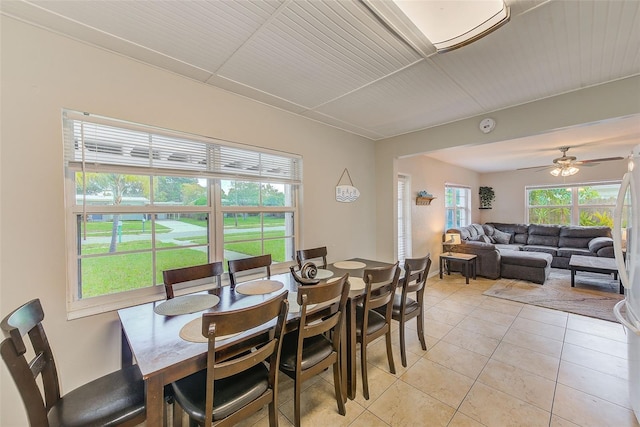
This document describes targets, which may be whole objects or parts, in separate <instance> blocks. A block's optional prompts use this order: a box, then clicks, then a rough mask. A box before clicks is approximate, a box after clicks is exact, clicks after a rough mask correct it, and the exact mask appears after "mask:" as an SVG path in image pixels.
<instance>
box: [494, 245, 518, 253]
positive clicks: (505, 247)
mask: <svg viewBox="0 0 640 427" xmlns="http://www.w3.org/2000/svg"><path fill="white" fill-rule="evenodd" d="M495 246H496V248H498V250H500V252H502V251H521V250H522V245H518V244H516V243H510V244H508V245H502V244H500V243H496V245H495Z"/></svg>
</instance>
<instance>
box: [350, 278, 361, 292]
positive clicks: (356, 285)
mask: <svg viewBox="0 0 640 427" xmlns="http://www.w3.org/2000/svg"><path fill="white" fill-rule="evenodd" d="M349 284H350V285H351V290H352V291H361V290H363V289H364V288H365V284H364V280H362V279H361V278H359V277H349Z"/></svg>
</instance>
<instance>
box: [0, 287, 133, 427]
mask: <svg viewBox="0 0 640 427" xmlns="http://www.w3.org/2000/svg"><path fill="white" fill-rule="evenodd" d="M43 319H44V311H43V310H42V305H41V304H40V300H39V299H34V300H31V301H29V302H27V303H26V304H24V305H22V306H20V307H19V308H17V309H16V310H14V311H13V312H11V313H10V314H9V315H8V316H7V317H5V318H4V319H3V320H2V322H0V329H2V330H3V331H4V333H5V335H7V336H8V338H6V339H5V340H4V341H2V343H1V344H0V353H1V354H2V359H3V360H4V362H5V363H6V365H7V368H8V369H9V373H10V374H11V377H12V378H13V381H14V382H15V384H16V386H17V387H18V392H19V393H20V397H21V398H22V402H23V403H24V406H25V408H26V410H27V418H28V419H29V424H30V425H31V426H34V427H35V426H37V427H47V426H134V425H138V424H140V423H142V422H143V421H144V420H145V419H146V409H145V394H144V393H145V391H144V390H145V389H144V381H143V380H142V375H141V374H140V370H139V369H138V367H137V366H136V365H131V366H128V367H126V368H123V369H121V370H119V371H116V372H113V373H111V374H108V375H105V376H103V377H100V378H98V379H96V380H94V381H91V382H90V383H87V384H84V385H82V386H80V387H78V388H76V389H75V390H73V391H71V392H69V393H67V394H65V395H64V396H61V395H60V384H59V382H58V372H57V369H56V364H55V360H54V357H53V352H52V351H51V347H50V346H49V341H48V340H47V336H46V334H45V332H44V328H43V326H42V320H43ZM27 334H28V335H29V341H30V343H31V345H30V347H31V348H30V349H29V352H30V353H31V352H33V354H34V358H33V359H32V360H30V361H27V359H26V354H25V353H27V346H26V345H25V342H24V340H23V338H24V337H25V336H26V335H27ZM38 376H40V377H41V378H40V380H41V381H40V380H39V379H38ZM40 382H41V383H42V388H43V392H41V390H40V386H39V383H40ZM43 395H44V400H43ZM7 410H9V408H7Z"/></svg>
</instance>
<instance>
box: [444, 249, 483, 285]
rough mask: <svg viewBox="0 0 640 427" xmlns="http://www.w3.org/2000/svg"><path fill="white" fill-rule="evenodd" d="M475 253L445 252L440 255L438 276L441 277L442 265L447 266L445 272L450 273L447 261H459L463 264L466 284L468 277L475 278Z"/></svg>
mask: <svg viewBox="0 0 640 427" xmlns="http://www.w3.org/2000/svg"><path fill="white" fill-rule="evenodd" d="M477 258H478V256H477V255H472V254H463V253H458V252H446V253H443V254H442V255H440V278H441V279H442V271H443V270H444V267H445V266H446V267H447V274H451V271H450V269H449V261H459V262H461V263H462V265H463V267H464V268H463V274H464V277H465V279H466V282H467V285H468V284H469V277H471V276H472V277H473V280H475V279H476V259H477Z"/></svg>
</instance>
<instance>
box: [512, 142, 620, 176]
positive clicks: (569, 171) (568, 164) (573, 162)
mask: <svg viewBox="0 0 640 427" xmlns="http://www.w3.org/2000/svg"><path fill="white" fill-rule="evenodd" d="M570 148H571V147H568V146H565V147H558V149H559V150H560V152H561V153H562V156H560V157H557V158H555V159H553V164H552V165H548V166H533V167H528V168H520V169H518V170H524V169H538V170H545V169H551V170H550V171H549V173H550V174H551V175H553V176H571V175H575V174H576V173H578V171H579V170H580V168H578V166H582V165H584V166H595V165H597V164H598V163H601V162H608V161H611V160H622V159H624V157H604V158H601V159H591V160H578V159H577V158H576V157H575V156H568V155H567V151H569V149H570Z"/></svg>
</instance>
